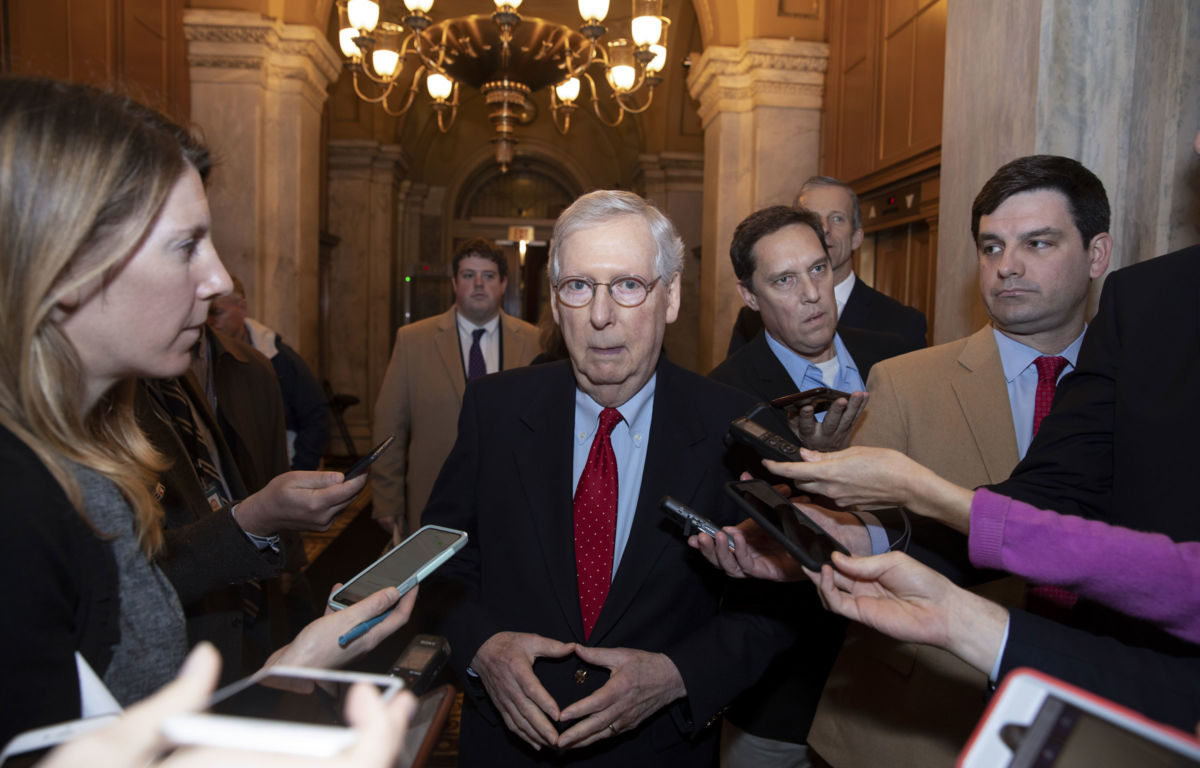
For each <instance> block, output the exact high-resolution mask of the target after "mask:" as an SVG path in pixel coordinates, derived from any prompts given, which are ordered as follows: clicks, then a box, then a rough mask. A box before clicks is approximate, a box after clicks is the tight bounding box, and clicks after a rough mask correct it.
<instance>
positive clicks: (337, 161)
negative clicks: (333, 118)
mask: <svg viewBox="0 0 1200 768" xmlns="http://www.w3.org/2000/svg"><path fill="white" fill-rule="evenodd" d="M326 147H327V150H328V153H329V154H328V163H329V173H330V175H333V174H335V173H354V172H358V171H364V170H367V171H371V172H373V173H378V172H380V171H394V172H395V173H396V174H397V177H402V176H404V175H405V174H407V173H408V165H409V160H408V153H407V152H405V151H404V148H403V147H401V146H400V145H399V144H381V143H380V142H378V141H370V140H368V139H332V140H330V141H329V143H328V144H327V145H326Z"/></svg>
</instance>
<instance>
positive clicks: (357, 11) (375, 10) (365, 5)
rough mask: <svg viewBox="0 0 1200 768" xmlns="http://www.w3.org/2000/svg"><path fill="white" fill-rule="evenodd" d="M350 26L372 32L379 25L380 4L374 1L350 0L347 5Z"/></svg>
mask: <svg viewBox="0 0 1200 768" xmlns="http://www.w3.org/2000/svg"><path fill="white" fill-rule="evenodd" d="M346 15H347V16H349V17H350V26H352V27H354V28H355V29H365V30H366V31H368V32H370V31H371V30H373V29H375V25H376V24H378V23H379V4H378V3H376V2H375V1H374V0H350V2H348V3H346Z"/></svg>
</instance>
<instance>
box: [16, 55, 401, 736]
mask: <svg viewBox="0 0 1200 768" xmlns="http://www.w3.org/2000/svg"><path fill="white" fill-rule="evenodd" d="M207 162H208V160H207V154H206V152H205V150H204V148H203V147H202V146H200V145H199V144H197V143H195V142H194V141H192V140H191V139H189V138H187V136H186V134H185V133H184V132H182V131H181V130H180V129H178V128H175V127H174V126H171V125H170V124H169V123H168V122H166V121H165V119H164V118H162V117H161V116H160V115H157V114H156V113H153V112H151V111H149V110H147V109H146V108H144V107H141V106H139V105H137V104H135V103H133V102H130V101H128V100H125V99H122V98H119V97H116V96H113V95H111V94H107V93H103V92H101V91H98V90H96V89H94V88H90V87H87V86H80V85H73V84H68V83H60V82H54V81H49V80H34V79H20V78H4V79H0V498H2V499H3V501H2V502H0V510H2V514H3V515H4V518H3V519H4V530H3V534H2V535H0V577H2V578H3V583H4V585H5V588H6V589H5V592H6V593H7V596H8V600H7V601H6V606H5V608H6V611H5V613H6V619H5V621H4V622H2V623H0V659H2V660H0V665H2V668H0V679H3V681H4V683H3V685H4V689H3V691H4V696H3V697H0V743H3V742H4V741H6V740H7V739H8V738H9V737H10V736H11V735H13V734H14V733H17V732H19V731H22V730H25V729H27V728H31V727H34V726H38V725H45V724H47V723H52V722H57V721H61V720H67V719H71V718H74V717H78V716H80V714H81V712H82V711H83V709H84V705H83V702H82V700H81V686H82V688H83V689H88V687H89V686H88V685H87V682H86V677H87V675H88V674H89V672H88V670H91V671H94V672H95V673H96V674H97V675H98V676H99V678H100V680H102V681H103V683H104V684H105V686H106V687H107V688H108V690H109V691H111V692H112V694H113V695H114V696H115V698H116V700H117V701H118V702H120V703H121V704H129V703H131V702H134V701H137V700H139V699H142V698H144V697H145V696H147V695H148V694H150V693H152V692H153V691H155V690H157V689H158V688H159V687H161V686H162V685H163V684H164V683H166V682H167V681H169V680H170V679H171V678H172V677H173V676H174V674H175V672H176V671H177V670H178V668H179V666H180V664H181V663H182V660H183V658H184V655H185V654H186V652H187V637H186V633H185V629H184V617H183V611H182V609H181V608H180V604H179V600H178V598H177V597H176V595H175V592H174V590H173V589H172V588H171V585H170V583H169V582H168V581H167V580H166V578H165V577H164V576H163V574H162V572H161V570H159V568H158V566H157V565H155V560H154V558H155V556H156V554H158V553H159V552H160V550H161V547H162V542H163V533H162V525H161V518H162V512H161V510H160V508H159V505H158V503H157V502H156V500H155V498H154V495H153V490H152V489H153V488H154V487H155V483H156V474H157V473H158V472H159V471H161V470H162V469H163V468H164V462H163V459H162V458H161V457H160V456H159V454H158V453H157V452H156V451H155V450H154V448H153V447H152V446H151V445H150V443H149V442H148V441H147V440H146V438H145V436H144V435H143V434H142V433H141V432H140V431H139V429H138V427H137V423H136V421H135V418H134V414H133V409H132V400H131V395H132V386H133V379H134V378H136V377H147V378H164V377H172V376H178V375H180V374H182V373H183V372H184V371H185V370H186V369H187V367H188V364H189V360H190V349H191V347H192V346H193V345H194V344H195V342H196V340H197V339H198V338H199V334H200V329H201V328H202V326H203V324H204V322H205V318H206V316H207V314H208V305H209V303H210V302H211V300H212V299H213V298H214V297H215V296H218V295H220V294H222V293H224V292H226V291H228V290H229V289H230V279H229V275H228V274H227V273H226V271H225V268H224V267H223V266H222V264H221V261H220V259H219V258H218V256H217V253H216V251H215V249H214V248H213V243H212V239H211V236H210V229H211V222H210V218H209V211H208V203H207V199H206V197H205V192H204V187H203V184H202V183H201V180H200V174H199V173H198V171H197V168H204V167H206V164H207ZM414 599H415V597H414V596H408V597H406V598H405V600H404V601H403V602H402V603H401V604H400V607H399V609H398V610H395V611H393V612H392V614H391V615H390V616H389V618H388V620H387V621H385V622H383V623H382V624H380V625H379V627H377V630H380V631H378V632H375V633H373V634H369V635H367V636H366V637H365V638H363V639H364V640H366V642H363V643H361V644H360V645H359V644H358V643H356V645H359V648H357V649H355V650H357V651H358V652H362V651H365V650H368V649H369V648H370V647H372V646H373V645H374V644H375V643H377V642H378V640H379V639H380V638H382V637H384V636H386V635H387V634H389V633H390V632H392V631H394V630H395V629H396V628H398V627H399V626H400V625H401V624H403V623H404V621H405V620H406V619H407V616H408V612H409V611H410V610H411V607H412V601H413V600H414ZM396 601H397V597H396V594H395V590H385V591H383V592H380V593H379V594H377V595H376V596H374V598H373V599H372V600H370V601H364V604H363V607H362V608H361V609H360V610H358V611H353V612H352V611H351V610H347V611H343V612H342V613H341V614H338V615H335V616H330V617H327V618H326V619H321V620H318V621H317V622H314V623H313V624H312V625H310V626H309V627H308V628H306V629H305V630H304V632H302V633H301V636H300V638H298V641H297V642H294V643H293V644H292V647H290V648H289V649H287V650H286V651H285V652H284V658H285V659H286V660H287V661H288V662H289V663H293V664H295V663H309V664H314V665H332V664H336V663H339V662H341V661H344V660H345V659H344V658H343V656H342V654H341V652H338V651H337V645H336V642H335V641H334V639H333V638H336V637H337V634H338V633H339V632H340V631H345V629H346V628H347V627H348V626H353V625H354V624H355V623H357V622H358V621H360V620H362V618H364V616H363V614H365V615H366V616H370V615H374V614H375V613H380V612H382V611H383V610H386V609H387V608H388V607H389V606H390V605H392V604H394V603H395V602H396ZM367 603H369V605H368V604H367ZM356 608H357V606H356ZM343 614H344V615H343ZM93 687H94V686H93Z"/></svg>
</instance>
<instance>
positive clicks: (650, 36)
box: [631, 16, 662, 46]
mask: <svg viewBox="0 0 1200 768" xmlns="http://www.w3.org/2000/svg"><path fill="white" fill-rule="evenodd" d="M631 29H632V31H633V42H634V44H635V45H638V46H642V45H654V44H655V43H657V42H658V38H659V37H660V36H662V19H660V18H659V17H658V16H638V17H637V18H635V19H634V20H633V22H632V24H631Z"/></svg>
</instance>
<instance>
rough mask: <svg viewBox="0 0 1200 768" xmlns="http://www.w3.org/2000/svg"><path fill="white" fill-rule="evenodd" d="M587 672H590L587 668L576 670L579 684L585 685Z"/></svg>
mask: <svg viewBox="0 0 1200 768" xmlns="http://www.w3.org/2000/svg"><path fill="white" fill-rule="evenodd" d="M587 673H588V671H587V670H586V669H577V670H575V682H576V683H578V684H579V685H583V684H584V683H586V682H587Z"/></svg>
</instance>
